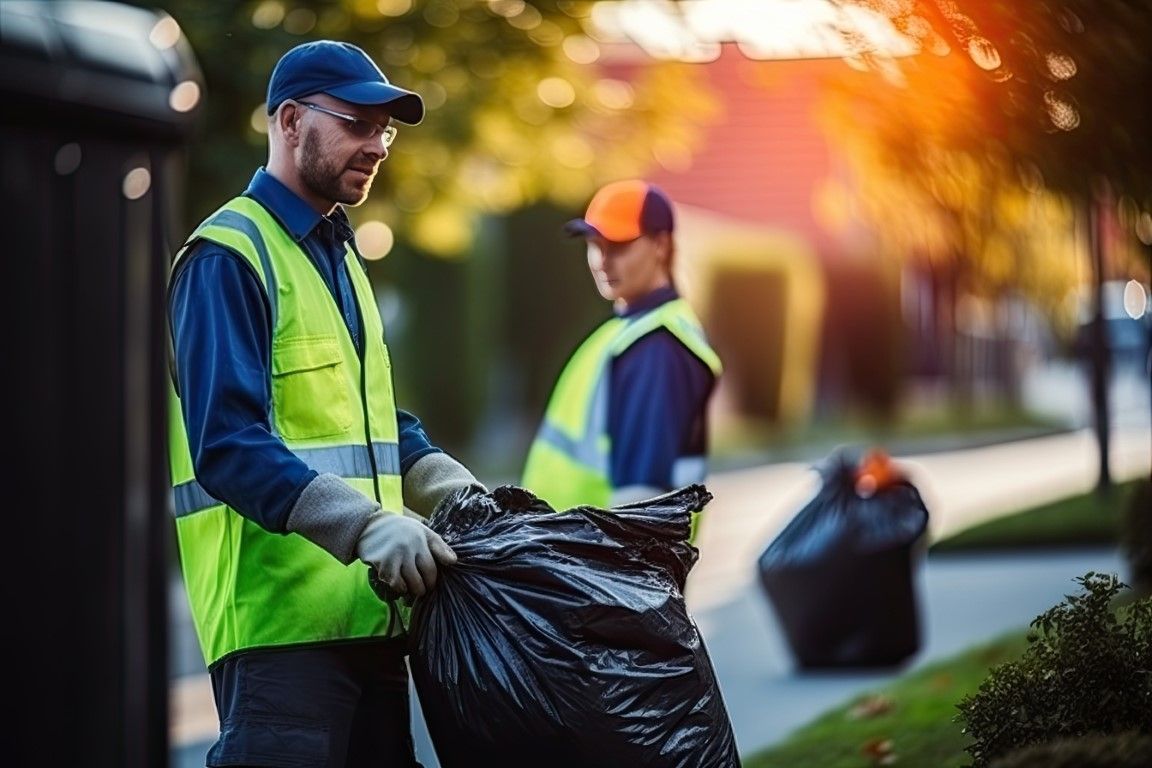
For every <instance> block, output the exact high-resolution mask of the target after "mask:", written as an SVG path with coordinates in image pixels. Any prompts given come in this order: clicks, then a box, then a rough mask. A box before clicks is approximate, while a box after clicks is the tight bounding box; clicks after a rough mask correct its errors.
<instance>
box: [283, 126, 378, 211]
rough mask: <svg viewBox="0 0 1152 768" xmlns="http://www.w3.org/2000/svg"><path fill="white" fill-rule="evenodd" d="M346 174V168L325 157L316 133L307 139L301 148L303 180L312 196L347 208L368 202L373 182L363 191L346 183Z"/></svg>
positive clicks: (301, 177) (306, 135) (309, 135)
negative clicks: (366, 200)
mask: <svg viewBox="0 0 1152 768" xmlns="http://www.w3.org/2000/svg"><path fill="white" fill-rule="evenodd" d="M345 170H346V169H345V168H344V166H343V165H338V164H337V163H336V161H334V160H333V159H332V158H331V157H330V156H329V155H327V154H325V153H324V151H323V150H322V148H321V146H320V139H319V138H318V137H317V135H316V132H315V131H308V132H307V133H306V134H305V135H304V143H303V144H302V145H301V147H300V180H301V181H302V182H303V183H304V186H305V187H307V188H308V190H309V191H310V192H312V194H314V195H316V196H318V197H320V198H322V199H324V200H331V201H332V202H333V203H342V204H343V205H351V206H355V205H359V204H360V203H362V202H364V200H365V199H367V197H368V191H369V190H370V189H371V188H372V180H371V179H369V180H368V183H366V184H365V185H364V186H363V187H354V186H351V185H348V184H346V183H344V182H343V181H342V179H343V178H344V171H345Z"/></svg>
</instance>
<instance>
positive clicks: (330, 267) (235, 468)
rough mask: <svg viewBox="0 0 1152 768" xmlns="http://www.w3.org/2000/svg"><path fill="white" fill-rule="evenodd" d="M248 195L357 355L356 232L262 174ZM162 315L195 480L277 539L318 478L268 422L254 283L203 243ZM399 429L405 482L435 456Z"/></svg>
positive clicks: (266, 318) (260, 309) (340, 216)
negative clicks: (297, 257) (292, 243)
mask: <svg viewBox="0 0 1152 768" xmlns="http://www.w3.org/2000/svg"><path fill="white" fill-rule="evenodd" d="M244 194H245V195H246V196H248V197H251V198H253V199H254V200H256V201H257V202H259V203H260V204H261V205H263V206H264V207H265V208H267V209H268V210H269V211H270V212H271V213H272V215H273V216H274V217H275V218H276V220H277V221H279V222H280V224H281V226H283V227H284V229H285V230H286V231H287V232H288V233H289V234H290V235H291V236H292V237H293V238H294V239H295V240H296V241H297V242H298V243H299V244H300V245H301V247H302V248H303V249H304V251H305V252H306V253H307V254H308V256H309V258H310V259H311V260H312V263H313V264H315V266H316V268H317V270H318V271H319V272H320V273H321V275H323V277H324V280H325V282H326V283H327V284H328V288H329V289H330V290H331V291H332V299H333V301H335V302H336V304H337V306H338V307H339V308H340V310H341V313H342V314H343V316H344V319H345V322H346V323H347V325H348V332H349V333H350V334H351V335H352V338H353V340H354V341H355V342H356V346H357V348H360V347H361V346H362V343H361V340H360V332H361V331H360V320H359V314H358V309H357V306H356V302H355V299H354V297H353V293H352V284H351V282H350V281H349V277H348V274H347V272H346V270H345V261H344V253H345V250H344V247H345V243H346V242H349V241H351V240H352V237H353V232H352V227H351V225H350V224H349V222H348V217H347V215H346V214H345V213H344V209H343V208H341V207H339V206H337V207H336V209H335V210H334V211H333V212H332V213H331V214H330V215H328V216H322V215H320V214H319V213H318V212H316V210H315V209H313V208H312V207H311V206H310V205H308V204H307V203H306V202H304V201H303V200H302V199H300V198H299V197H298V196H297V195H296V194H295V193H294V192H292V191H291V190H290V189H288V188H287V187H285V186H284V185H283V184H281V183H280V182H279V181H277V180H276V179H275V178H274V177H273V176H272V175H270V174H269V173H267V172H266V171H264V169H260V170H258V171H256V174H255V175H254V176H253V178H252V181H251V182H250V183H249V185H248V188H247V189H246V190H245V191H244ZM168 312H169V318H168V319H169V325H170V328H171V333H172V345H173V360H174V363H175V370H176V378H177V387H178V391H179V393H180V404H181V408H182V409H183V413H184V422H185V425H186V427H187V432H188V440H189V444H190V448H191V451H192V461H193V464H194V467H195V471H196V479H197V480H198V481H199V483H200V485H201V486H203V487H204V489H205V490H206V491H207V492H208V493H210V494H212V496H214V497H215V498H217V499H219V500H221V501H223V502H225V503H227V504H228V505H229V506H231V507H233V508H234V509H235V510H236V511H238V512H239V513H240V514H242V515H244V516H245V517H247V518H249V519H251V520H253V521H254V522H256V523H257V524H259V525H260V526H262V527H264V528H266V529H268V530H270V531H277V532H283V531H284V530H286V523H287V519H288V514H289V512H290V511H291V510H292V506H293V505H294V504H295V503H296V500H297V498H299V496H300V493H301V491H303V490H304V488H305V486H307V485H308V483H310V482H312V480H313V479H314V478H315V477H316V475H317V473H316V471H315V470H313V469H311V468H309V467H308V465H307V464H305V463H304V462H303V461H301V460H300V459H299V458H298V457H297V456H296V455H295V454H294V453H292V452H291V451H290V450H289V449H288V448H287V446H285V445H284V443H283V442H282V441H281V440H280V439H279V438H278V437H276V435H275V434H274V433H273V431H272V428H271V424H270V422H269V414H270V413H271V402H272V393H271V381H272V376H271V342H272V325H271V314H270V310H269V306H268V302H267V299H266V298H265V295H264V291H263V288H262V287H261V285H260V281H259V278H258V277H257V276H256V274H255V273H254V272H253V271H252V269H251V267H250V266H249V264H248V263H247V262H246V261H245V260H244V258H243V257H242V256H240V255H239V254H237V253H235V252H233V251H232V250H230V249H228V248H226V247H223V246H221V245H218V244H216V243H212V242H208V241H200V242H198V243H197V244H196V245H195V246H193V248H192V250H191V251H190V252H189V253H188V254H187V255H186V256H185V257H184V258H183V259H181V261H180V263H179V264H178V265H177V269H176V272H175V273H174V274H173V276H172V280H171V283H170V289H169V301H168ZM397 421H398V423H399V443H400V469H401V472H407V471H408V469H409V468H410V467H411V466H412V464H414V463H415V462H416V460H417V459H419V458H421V457H422V456H424V455H426V454H428V453H433V452H437V451H439V450H440V449H439V448H437V447H435V446H434V445H432V443H431V441H430V440H429V439H428V435H427V434H426V433H425V432H424V428H423V426H422V425H421V423H420V420H419V419H417V418H416V417H415V416H414V415H412V414H411V413H408V412H407V411H404V410H397ZM396 511H399V510H396Z"/></svg>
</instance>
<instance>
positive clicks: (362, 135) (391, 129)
mask: <svg viewBox="0 0 1152 768" xmlns="http://www.w3.org/2000/svg"><path fill="white" fill-rule="evenodd" d="M296 103H297V104H301V105H303V106H305V107H308V109H314V110H316V111H317V112H323V113H324V114H326V115H331V116H332V117H337V118H339V119H341V120H343V121H344V124H345V127H347V128H348V132H349V133H351V134H352V135H353V136H355V137H356V138H358V139H371V138H374V137H376V136H379V137H380V143H381V144H383V145H384V146H385V147H390V146H392V142H393V141H395V140H396V126H394V125H380V123H374V122H372V121H371V120H361V119H360V118H358V117H353V116H352V115H345V114H343V113H341V112H333V111H332V110H330V109H328V108H327V107H322V106H320V105H319V104H313V103H312V102H310V101H298V102H296Z"/></svg>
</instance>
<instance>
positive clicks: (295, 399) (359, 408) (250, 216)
mask: <svg viewBox="0 0 1152 768" xmlns="http://www.w3.org/2000/svg"><path fill="white" fill-rule="evenodd" d="M198 239H204V240H211V241H212V242H215V243H218V244H220V245H222V246H224V247H226V248H229V249H231V250H233V251H235V252H236V253H238V254H239V255H241V256H243V257H244V258H245V259H246V260H247V261H248V263H249V264H250V265H251V266H252V268H253V271H254V272H255V274H256V275H258V276H259V278H260V282H261V285H262V286H263V288H264V292H265V295H266V296H267V298H268V302H269V306H270V307H271V309H272V312H271V314H272V326H273V330H272V346H271V349H272V360H271V363H272V381H271V390H272V410H271V414H270V416H271V425H272V429H273V430H274V431H275V433H276V434H277V435H278V436H279V437H280V438H281V439H282V440H283V441H284V444H285V445H287V446H288V448H290V449H291V450H292V452H293V453H295V454H296V455H297V456H299V457H300V459H301V460H303V461H304V462H306V463H307V464H308V465H309V466H310V467H312V468H314V469H316V470H317V471H318V472H331V473H333V474H336V475H339V476H340V477H342V478H343V479H344V480H345V481H347V482H348V484H349V485H351V486H352V487H354V488H356V489H358V490H360V491H362V492H363V493H364V494H366V495H367V496H369V497H370V498H374V499H376V500H377V501H379V502H380V504H381V506H382V507H383V508H384V509H385V510H389V511H391V510H395V511H396V512H399V511H401V510H402V509H403V503H402V496H401V480H400V451H399V444H398V428H397V423H396V407H395V398H394V396H393V391H392V366H391V361H390V359H389V355H388V348H387V346H386V345H385V343H384V327H383V323H382V321H381V319H380V314H379V311H378V310H377V307H376V301H375V298H374V295H373V292H372V287H371V285H370V283H369V281H368V276H367V275H366V274H365V273H364V270H363V269H362V268H361V266H360V264H359V263H358V261H357V259H356V255H355V253H354V252H353V251H352V249H351V248H348V250H347V253H346V255H345V266H346V268H347V271H348V275H349V276H350V279H351V282H352V287H353V290H354V292H355V295H356V301H357V303H358V304H359V306H360V314H361V317H362V318H363V338H364V353H363V357H361V356H360V355H359V354H358V352H357V350H356V348H355V345H354V343H353V341H352V337H351V335H350V334H349V333H348V329H347V326H346V325H345V322H344V319H343V318H342V317H341V315H340V311H339V309H338V308H337V306H336V303H335V301H333V299H332V294H331V292H330V291H329V289H328V286H327V285H326V284H325V282H324V280H323V278H322V277H321V276H320V273H319V272H318V271H317V270H316V268H315V267H314V266H313V264H312V263H311V261H310V259H309V257H308V255H307V254H306V253H305V252H304V251H303V250H302V249H301V248H300V246H299V245H297V243H296V242H295V241H294V240H293V239H292V237H291V236H290V235H289V234H288V233H287V232H285V231H284V229H283V228H282V227H281V226H280V225H279V223H278V222H277V221H276V220H275V219H274V218H273V217H272V215H271V214H270V213H269V212H268V211H267V210H265V208H264V207H263V206H261V205H260V204H259V203H257V202H256V201H255V200H252V199H250V198H246V197H237V198H235V199H233V200H231V201H229V202H228V203H226V204H225V205H224V206H222V207H221V208H220V209H219V210H217V211H216V212H215V213H213V214H212V215H211V216H209V217H208V218H207V219H205V220H204V222H203V223H201V225H200V226H199V227H198V228H197V229H196V231H195V232H193V233H192V235H191V236H190V237H189V239H188V241H187V242H186V243H185V245H184V247H183V248H182V249H181V250H180V252H179V253H178V254H177V256H176V262H177V263H178V261H179V259H181V258H182V257H183V256H184V254H186V253H187V252H188V246H189V245H191V244H192V243H193V242H194V241H196V240H198ZM169 393H170V397H169V435H170V437H169V464H170V471H171V480H172V494H173V508H174V512H175V515H176V535H177V541H178V544H179V551H180V564H181V568H182V569H183V572H184V581H185V585H186V588H187V592H188V599H189V604H190V607H191V612H192V618H193V621H194V623H195V626H196V632H197V635H198V636H199V639H200V647H201V650H202V652H203V654H204V661H205V663H206V664H212V663H214V662H216V661H218V660H219V659H221V658H223V657H224V656H226V655H228V654H230V653H233V652H235V651H240V650H245V649H250V648H261V647H269V646H283V645H291V644H298V643H313V642H319V641H330V640H346V639H352V638H369V637H393V636H398V635H401V634H403V633H404V632H405V626H406V624H407V618H408V608H407V607H406V606H404V605H402V604H384V603H382V602H381V601H380V600H379V598H377V597H376V595H375V594H374V593H373V592H372V589H371V587H370V586H369V584H368V577H367V571H366V566H365V565H364V564H363V563H360V562H354V563H352V564H351V565H347V566H345V565H343V564H341V563H340V562H339V561H337V560H336V559H335V558H333V557H332V555H331V554H329V553H328V552H326V551H324V550H323V549H321V548H320V547H318V546H316V545H315V544H313V543H311V542H309V541H307V540H306V539H304V538H303V537H301V536H299V535H296V534H289V535H283V534H278V533H271V532H269V531H267V530H265V529H264V528H262V527H260V526H259V525H257V524H256V523H254V522H252V521H251V520H249V519H248V518H245V517H244V516H242V515H241V514H239V513H238V512H237V511H236V510H234V509H232V508H231V507H229V506H227V505H226V504H223V503H221V502H220V501H218V500H216V499H214V498H212V497H211V496H210V495H208V493H207V492H205V490H204V489H203V488H202V487H200V485H199V484H198V483H197V482H196V477H195V472H194V470H193V464H192V457H191V454H190V451H189V448H188V440H187V437H186V431H185V425H184V420H183V416H182V414H181V410H180V402H179V399H178V395H177V394H176V390H175V388H174V387H173V386H172V385H171V382H170V386H169Z"/></svg>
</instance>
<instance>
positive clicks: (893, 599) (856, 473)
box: [757, 449, 928, 668]
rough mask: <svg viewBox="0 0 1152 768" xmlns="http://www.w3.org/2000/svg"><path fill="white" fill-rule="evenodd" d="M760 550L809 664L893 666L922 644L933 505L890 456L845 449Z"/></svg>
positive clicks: (786, 626)
mask: <svg viewBox="0 0 1152 768" xmlns="http://www.w3.org/2000/svg"><path fill="white" fill-rule="evenodd" d="M815 469H816V470H817V471H818V472H819V474H820V481H821V483H820V487H819V490H818V491H817V493H816V495H815V496H814V497H813V498H812V499H811V500H810V501H808V502H807V503H806V504H805V505H804V506H803V507H802V508H801V509H800V510H799V511H798V512H797V513H796V515H795V516H794V517H793V518H792V519H791V520H790V521H789V522H788V524H787V525H786V526H785V527H784V529H783V530H782V531H781V532H780V533H779V534H778V535H777V536H776V537H775V538H774V539H773V540H772V541H771V542H770V543H769V544H768V546H767V548H766V549H765V550H764V551H763V553H762V554H761V555H760V557H759V559H758V563H757V564H758V568H759V575H760V581H761V584H762V586H763V588H764V590H765V592H766V593H767V596H768V599H769V601H770V603H771V605H772V607H773V609H774V611H775V613H776V616H777V617H778V619H779V620H780V625H781V629H782V631H783V634H784V636H785V638H786V639H787V641H788V645H789V646H790V648H791V651H792V654H793V656H794V657H795V660H796V662H797V664H798V665H799V666H800V667H802V668H829V667H891V666H896V665H899V664H901V663H902V662H904V661H905V660H907V659H908V658H909V657H910V656H912V655H913V654H915V653H916V652H917V651H918V650H919V649H920V619H919V610H918V599H917V594H916V582H915V569H916V565H917V562H918V560H919V557H920V555H921V554H922V553H923V546H922V544H923V541H924V534H925V532H926V530H927V527H928V509H927V507H926V506H925V504H924V501H923V500H922V499H921V497H920V493H919V491H918V490H917V489H916V487H915V486H914V485H912V483H910V482H909V481H908V480H907V478H906V477H904V475H903V474H902V473H900V472H899V470H897V468H896V467H895V466H894V465H893V463H892V462H891V460H890V459H889V457H888V456H887V455H886V454H885V453H884V452H883V451H879V450H873V451H869V452H867V453H865V454H864V455H863V456H859V457H858V452H856V451H853V450H849V449H840V450H837V451H835V452H833V454H832V455H831V456H829V457H828V458H827V459H826V460H825V461H824V462H823V463H822V464H820V465H818V466H816V467H815Z"/></svg>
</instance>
